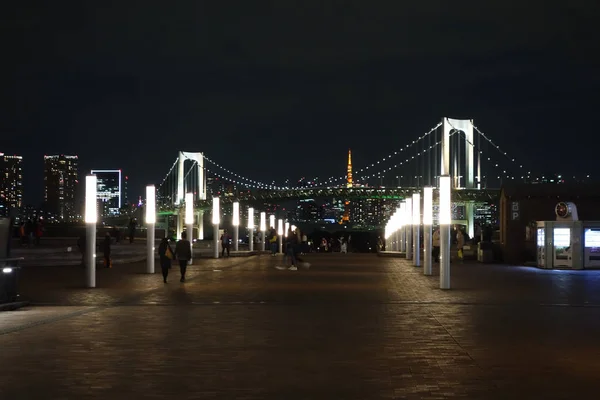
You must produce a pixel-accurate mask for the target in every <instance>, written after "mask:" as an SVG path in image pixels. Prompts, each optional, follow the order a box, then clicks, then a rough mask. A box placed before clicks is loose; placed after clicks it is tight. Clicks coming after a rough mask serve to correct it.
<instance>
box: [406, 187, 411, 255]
mask: <svg viewBox="0 0 600 400" xmlns="http://www.w3.org/2000/svg"><path fill="white" fill-rule="evenodd" d="M412 239H413V224H412V199H406V259H407V260H412V259H413V244H412V242H413V240H412Z"/></svg>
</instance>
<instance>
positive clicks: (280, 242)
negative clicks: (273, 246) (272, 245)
mask: <svg viewBox="0 0 600 400" xmlns="http://www.w3.org/2000/svg"><path fill="white" fill-rule="evenodd" d="M279 253H280V254H283V235H279Z"/></svg>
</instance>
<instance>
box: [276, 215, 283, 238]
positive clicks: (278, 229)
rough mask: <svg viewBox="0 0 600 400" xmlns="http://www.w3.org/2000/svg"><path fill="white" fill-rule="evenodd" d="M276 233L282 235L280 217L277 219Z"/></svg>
mask: <svg viewBox="0 0 600 400" xmlns="http://www.w3.org/2000/svg"><path fill="white" fill-rule="evenodd" d="M277 234H278V235H279V236H281V235H283V220H282V219H280V220H278V221H277Z"/></svg>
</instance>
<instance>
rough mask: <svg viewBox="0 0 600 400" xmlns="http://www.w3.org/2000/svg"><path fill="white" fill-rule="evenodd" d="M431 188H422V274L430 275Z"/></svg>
mask: <svg viewBox="0 0 600 400" xmlns="http://www.w3.org/2000/svg"><path fill="white" fill-rule="evenodd" d="M432 229H433V188H432V187H431V186H426V187H424V188H423V274H424V275H431V274H432V254H431V251H432V249H433V247H432V243H431V231H432Z"/></svg>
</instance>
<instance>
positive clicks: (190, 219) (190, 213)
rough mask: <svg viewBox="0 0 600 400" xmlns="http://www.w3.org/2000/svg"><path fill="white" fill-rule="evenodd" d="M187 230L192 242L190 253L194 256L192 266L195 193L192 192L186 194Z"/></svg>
mask: <svg viewBox="0 0 600 400" xmlns="http://www.w3.org/2000/svg"><path fill="white" fill-rule="evenodd" d="M185 230H186V231H187V238H188V240H189V241H190V247H191V248H190V253H191V254H192V257H191V258H190V261H189V262H188V264H189V265H192V259H193V258H194V246H193V243H194V193H191V192H190V193H186V194H185Z"/></svg>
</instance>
